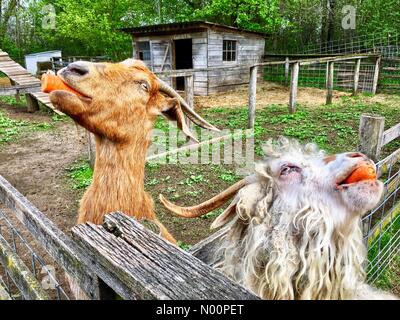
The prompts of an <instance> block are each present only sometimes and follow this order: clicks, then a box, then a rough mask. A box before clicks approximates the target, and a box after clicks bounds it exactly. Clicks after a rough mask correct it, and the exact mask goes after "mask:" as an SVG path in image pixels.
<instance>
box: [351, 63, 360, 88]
mask: <svg viewBox="0 0 400 320" xmlns="http://www.w3.org/2000/svg"><path fill="white" fill-rule="evenodd" d="M360 66H361V59H357V60H356V65H355V67H354V82H353V95H354V96H355V95H357V91H358V80H359V79H360Z"/></svg>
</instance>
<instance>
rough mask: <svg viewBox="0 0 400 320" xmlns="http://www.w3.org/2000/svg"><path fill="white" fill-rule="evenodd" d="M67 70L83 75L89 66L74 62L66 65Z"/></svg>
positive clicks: (87, 71) (86, 72)
mask: <svg viewBox="0 0 400 320" xmlns="http://www.w3.org/2000/svg"><path fill="white" fill-rule="evenodd" d="M67 71H68V72H71V73H73V74H74V75H78V76H84V75H86V74H88V73H89V68H88V67H87V66H86V65H85V64H84V63H82V62H74V63H70V64H69V65H68V66H67Z"/></svg>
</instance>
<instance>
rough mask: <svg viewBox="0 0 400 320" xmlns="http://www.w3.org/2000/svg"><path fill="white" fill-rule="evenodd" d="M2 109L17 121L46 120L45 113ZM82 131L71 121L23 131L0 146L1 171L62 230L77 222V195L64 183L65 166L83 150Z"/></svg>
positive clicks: (47, 117)
mask: <svg viewBox="0 0 400 320" xmlns="http://www.w3.org/2000/svg"><path fill="white" fill-rule="evenodd" d="M1 110H2V111H6V112H7V114H8V116H9V117H10V118H13V119H18V120H28V121H36V122H43V121H49V115H48V114H45V113H35V114H30V113H26V112H25V111H24V110H23V109H22V108H16V107H10V106H8V107H6V106H4V105H1ZM84 138H85V133H84V132H83V131H82V130H80V131H78V130H77V128H76V126H75V125H74V124H73V123H72V122H70V121H65V122H64V121H63V122H59V123H57V124H56V128H55V129H52V130H47V131H35V132H29V134H24V135H23V136H22V137H20V138H19V139H18V140H17V141H16V142H14V143H8V144H6V145H4V146H2V147H0V174H1V175H2V176H3V177H4V178H5V179H7V180H8V181H9V182H10V183H11V184H12V185H13V186H14V187H15V188H16V189H17V190H19V192H21V193H22V194H23V195H24V196H26V197H27V198H28V199H29V200H30V201H31V202H32V203H33V204H34V205H35V206H36V207H37V208H38V209H39V210H41V211H42V212H43V213H44V214H46V215H47V216H48V217H49V218H50V219H52V220H53V221H54V222H55V223H56V225H58V226H59V227H60V228H61V229H63V230H68V229H70V227H72V226H73V225H74V223H75V221H76V214H77V210H78V202H77V201H78V200H79V199H78V194H77V192H75V191H73V190H72V189H71V188H70V187H69V186H68V184H67V181H66V178H65V168H66V167H67V166H68V165H70V164H71V163H72V162H73V161H75V160H76V159H78V158H80V157H82V156H84V154H85V151H86V145H85V143H84V141H85V139H84Z"/></svg>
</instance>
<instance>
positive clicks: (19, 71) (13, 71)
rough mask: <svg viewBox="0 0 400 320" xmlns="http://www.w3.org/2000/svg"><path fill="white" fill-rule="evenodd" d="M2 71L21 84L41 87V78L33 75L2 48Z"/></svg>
mask: <svg viewBox="0 0 400 320" xmlns="http://www.w3.org/2000/svg"><path fill="white" fill-rule="evenodd" d="M0 71H1V72H2V73H4V74H5V75H6V76H7V77H9V78H10V80H11V81H12V82H14V84H16V85H20V86H32V87H40V80H39V79H38V78H35V77H34V76H32V75H31V74H30V73H29V72H28V71H27V70H26V69H24V68H23V67H22V66H21V65H20V64H18V63H16V62H15V61H14V60H12V59H11V58H10V57H9V56H8V54H7V53H6V52H4V51H1V50H0Z"/></svg>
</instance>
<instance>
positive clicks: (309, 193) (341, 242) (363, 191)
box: [214, 138, 395, 299]
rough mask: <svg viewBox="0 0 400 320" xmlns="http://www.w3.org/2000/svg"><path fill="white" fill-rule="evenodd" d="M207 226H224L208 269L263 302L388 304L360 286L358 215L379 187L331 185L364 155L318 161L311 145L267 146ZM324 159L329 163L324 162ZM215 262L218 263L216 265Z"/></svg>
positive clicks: (363, 253)
mask: <svg viewBox="0 0 400 320" xmlns="http://www.w3.org/2000/svg"><path fill="white" fill-rule="evenodd" d="M264 151H265V153H266V154H267V158H266V160H265V161H263V162H261V163H259V164H258V165H257V166H256V172H255V174H254V175H252V176H251V177H248V178H247V179H248V184H247V185H246V186H245V187H243V188H242V189H241V190H240V191H239V192H238V193H237V195H236V197H235V198H234V200H233V201H232V203H231V204H230V206H229V207H228V209H227V210H225V213H223V214H222V215H221V216H220V217H219V218H217V220H216V221H215V222H214V226H220V225H223V224H225V223H229V224H230V230H229V232H228V233H227V235H226V236H225V239H224V241H223V243H222V245H221V248H220V250H219V252H217V255H216V256H217V257H219V261H218V262H216V267H217V268H218V269H220V270H222V271H223V272H224V273H225V274H227V275H228V276H230V277H231V278H233V279H234V280H235V281H237V282H239V283H240V284H242V285H243V286H245V287H246V288H248V289H250V290H252V291H253V292H254V293H255V294H257V295H259V296H260V297H262V298H264V299H390V298H395V297H394V296H392V295H389V294H386V293H384V292H381V291H379V290H377V289H373V288H372V287H370V286H369V285H367V284H366V282H365V277H366V276H365V272H364V269H363V266H364V264H365V262H366V247H365V244H364V243H363V241H362V232H361V216H362V214H364V213H366V212H367V211H368V210H370V209H371V208H373V207H374V206H375V205H376V204H377V203H378V201H379V200H380V198H381V195H382V190H383V186H382V183H381V182H379V181H364V182H359V183H356V184H354V185H353V184H350V185H343V186H341V185H339V184H338V181H339V180H338V179H339V178H340V177H342V178H343V177H345V176H343V175H344V174H347V175H348V174H349V173H350V172H351V170H354V166H355V164H356V162H357V161H358V162H359V161H360V158H362V157H364V161H370V160H368V159H367V160H365V159H366V158H365V156H363V155H360V154H357V153H351V154H350V153H349V154H341V155H336V156H334V157H331V158H330V159H329V158H327V157H326V156H325V154H324V153H323V152H322V151H319V150H318V149H317V147H316V146H315V145H312V144H308V145H305V146H301V145H300V144H299V143H298V142H296V141H292V140H288V139H285V138H281V139H280V140H279V141H278V142H275V143H274V142H272V141H269V142H268V143H267V144H266V146H265V148H264ZM328 159H329V160H328ZM221 256H222V260H221Z"/></svg>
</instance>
